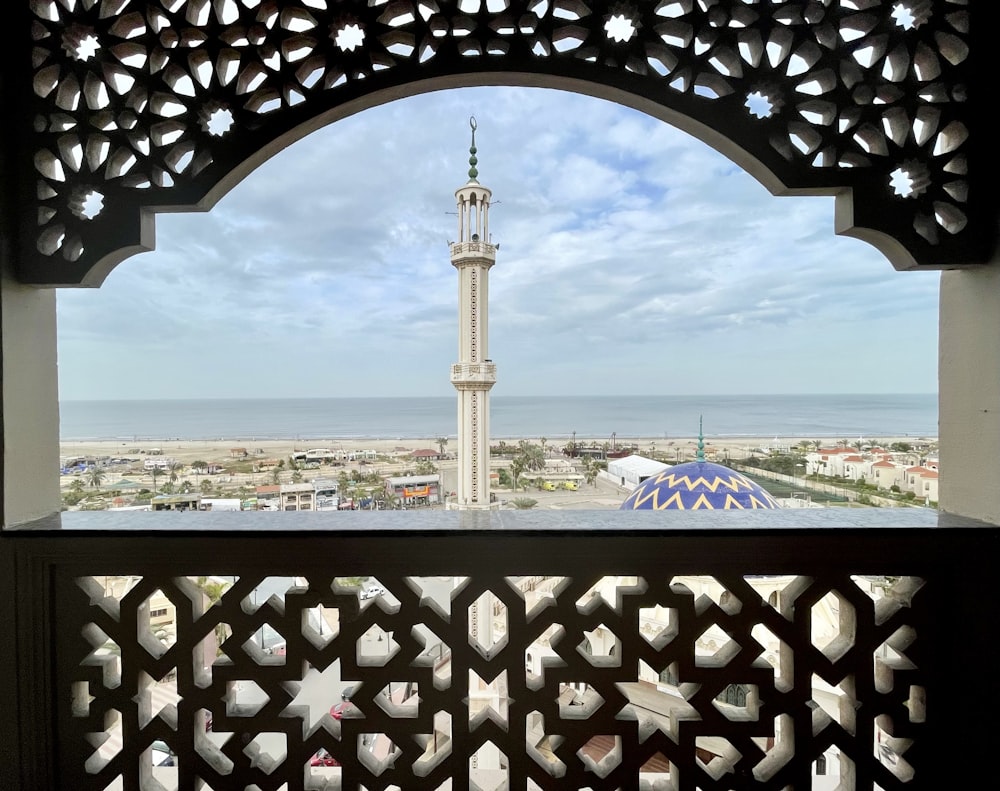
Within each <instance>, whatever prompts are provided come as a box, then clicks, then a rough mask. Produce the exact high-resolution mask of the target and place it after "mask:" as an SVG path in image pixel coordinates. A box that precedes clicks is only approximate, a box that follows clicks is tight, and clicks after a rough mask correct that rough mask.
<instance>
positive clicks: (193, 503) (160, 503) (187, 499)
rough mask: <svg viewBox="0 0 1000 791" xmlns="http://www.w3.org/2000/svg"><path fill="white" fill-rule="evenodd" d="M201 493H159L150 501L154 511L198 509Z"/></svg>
mask: <svg viewBox="0 0 1000 791" xmlns="http://www.w3.org/2000/svg"><path fill="white" fill-rule="evenodd" d="M200 506H201V495H200V494H158V495H156V496H155V497H154V498H153V499H152V500H151V501H150V507H151V508H152V509H153V510H154V511H198V510H200Z"/></svg>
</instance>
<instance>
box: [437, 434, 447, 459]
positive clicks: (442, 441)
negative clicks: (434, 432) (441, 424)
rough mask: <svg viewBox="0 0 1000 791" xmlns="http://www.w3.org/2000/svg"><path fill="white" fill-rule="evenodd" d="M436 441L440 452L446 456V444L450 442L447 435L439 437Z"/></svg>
mask: <svg viewBox="0 0 1000 791" xmlns="http://www.w3.org/2000/svg"><path fill="white" fill-rule="evenodd" d="M434 441H435V442H437V446H438V453H439V454H440V455H441V456H444V446H445V445H447V444H448V438H447V437H438V438H437V439H436V440H434Z"/></svg>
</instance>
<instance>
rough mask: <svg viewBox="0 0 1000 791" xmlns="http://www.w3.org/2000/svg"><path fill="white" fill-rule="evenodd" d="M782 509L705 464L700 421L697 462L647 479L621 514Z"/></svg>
mask: <svg viewBox="0 0 1000 791" xmlns="http://www.w3.org/2000/svg"><path fill="white" fill-rule="evenodd" d="M780 507H781V505H780V504H779V503H778V501H777V500H775V499H774V497H772V496H771V495H770V494H769V493H768V492H767V491H765V490H764V489H763V488H762V487H761V486H759V485H758V484H756V483H754V482H753V481H751V480H750V479H749V478H747V477H746V476H745V475H743V474H742V473H739V472H737V471H736V470H733V469H730V468H729V467H725V466H723V465H722V464H714V463H712V462H709V461H705V437H704V434H703V432H702V427H701V421H699V423H698V454H697V457H696V458H695V461H691V462H687V463H685V464H676V465H674V466H673V467H668V468H667V469H665V470H664V471H663V472H661V473H659V474H657V475H653V476H651V477H649V478H647V479H646V480H645V481H643V482H642V483H640V484H639V485H638V486H637V487H636V488H635V489H634V490H633V491H632V494H630V495H629V496H628V498H627V499H626V500H625V502H624V503H622V504H621V507H620V509H619V510H622V511H665V510H678V511H697V510H710V511H720V510H721V511H724V510H731V509H738V510H749V509H761V508H764V509H767V508H780Z"/></svg>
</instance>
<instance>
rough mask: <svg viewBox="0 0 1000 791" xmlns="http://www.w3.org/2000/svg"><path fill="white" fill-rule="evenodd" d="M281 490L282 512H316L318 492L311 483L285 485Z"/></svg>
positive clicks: (282, 485)
mask: <svg viewBox="0 0 1000 791" xmlns="http://www.w3.org/2000/svg"><path fill="white" fill-rule="evenodd" d="M280 489H281V492H280V497H281V510H282V511H315V510H316V497H315V495H316V490H315V489H313V485H312V484H311V483H283V484H281V486H280Z"/></svg>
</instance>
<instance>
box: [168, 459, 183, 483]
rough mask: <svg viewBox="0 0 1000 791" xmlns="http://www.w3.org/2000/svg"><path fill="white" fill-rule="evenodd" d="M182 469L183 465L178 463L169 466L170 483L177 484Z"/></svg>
mask: <svg viewBox="0 0 1000 791" xmlns="http://www.w3.org/2000/svg"><path fill="white" fill-rule="evenodd" d="M183 469H184V465H183V464H181V463H180V462H179V461H175V462H173V463H172V464H171V465H170V482H171V483H177V479H178V478H180V477H181V470H183Z"/></svg>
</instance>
